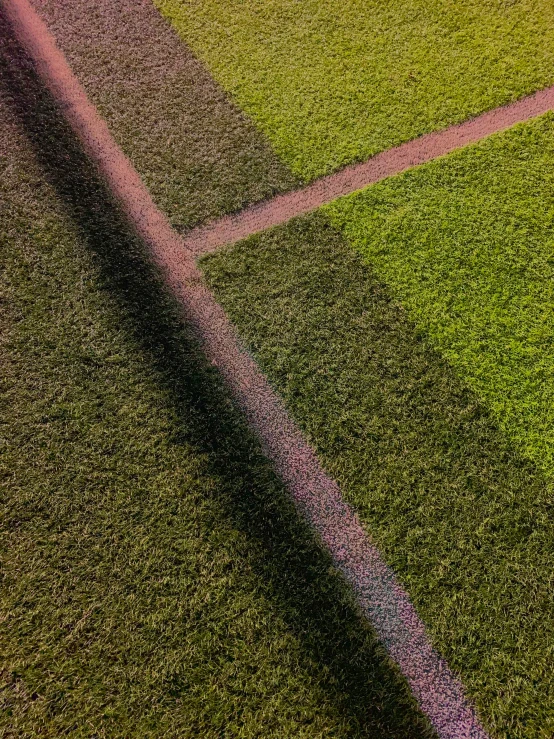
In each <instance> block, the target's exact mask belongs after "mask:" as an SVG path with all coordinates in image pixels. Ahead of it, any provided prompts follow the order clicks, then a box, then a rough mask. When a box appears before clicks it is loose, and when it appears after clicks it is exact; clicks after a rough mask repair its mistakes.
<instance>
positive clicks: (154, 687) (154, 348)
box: [0, 18, 429, 739]
mask: <svg viewBox="0 0 554 739" xmlns="http://www.w3.org/2000/svg"><path fill="white" fill-rule="evenodd" d="M0 21H1V18H0ZM7 46H8V47H9V54H10V56H11V57H16V58H17V66H14V63H13V61H12V62H11V63H10V64H8V65H6V63H5V58H4V54H5V52H6V48H7ZM0 51H1V53H0V153H1V156H2V171H3V176H2V179H1V182H0V187H1V192H2V199H1V201H0V202H2V209H1V211H0V242H1V254H2V273H1V274H2V278H1V290H2V303H1V309H2V312H1V314H0V318H1V322H2V331H1V332H0V336H1V341H2V349H1V351H2V357H3V366H2V369H3V372H2V376H1V383H2V392H1V393H0V398H1V402H2V410H1V412H0V419H1V444H2V456H1V466H0V480H1V496H0V529H1V534H0V556H1V560H2V564H1V580H0V584H1V587H0V620H1V622H2V628H1V629H0V674H1V679H0V705H1V710H0V734H1V735H2V736H6V737H8V736H9V737H14V738H15V737H25V738H26V739H27V738H31V737H39V736H40V737H56V738H58V737H62V736H71V737H90V736H103V737H126V738H127V737H134V736H136V737H141V738H142V737H158V736H164V737H166V736H167V737H191V739H192V737H195V738H196V737H206V738H207V739H210V738H211V737H213V738H214V739H215V737H218V738H219V737H245V738H246V737H259V736H264V737H276V738H277V737H279V738H280V737H284V736H287V737H289V736H290V737H306V738H307V737H310V739H312V738H313V737H333V738H334V737H369V736H371V737H398V736H403V737H404V736H406V737H414V738H415V737H422V738H423V737H424V736H428V735H429V734H428V733H427V731H426V730H425V728H424V726H425V723H424V721H423V719H422V717H421V716H420V715H419V714H418V713H417V712H416V711H415V709H414V708H413V704H412V702H411V699H410V698H409V696H407V693H406V688H405V685H404V682H403V681H402V680H401V679H400V678H399V677H398V675H397V673H396V672H395V671H394V670H393V669H392V668H391V666H390V665H389V664H388V662H387V660H386V659H385V658H384V656H383V653H382V651H381V649H380V647H379V646H378V645H376V643H375V640H374V637H373V634H372V632H371V631H370V630H369V629H368V627H367V625H365V624H364V622H362V621H361V620H360V619H359V617H358V616H357V614H356V612H355V609H354V608H353V606H352V605H351V603H350V601H349V598H348V596H347V594H346V593H345V591H344V588H343V586H342V584H341V581H340V579H339V578H338V577H337V575H336V574H335V573H334V571H333V570H332V568H331V567H330V562H329V560H328V559H327V558H326V557H325V556H323V555H322V554H321V552H320V551H319V549H318V547H317V546H316V545H315V544H314V542H313V541H312V539H311V537H310V535H309V533H308V532H307V531H306V530H305V528H304V527H303V526H302V525H301V523H300V522H299V521H298V518H297V516H296V514H295V512H294V511H293V510H292V509H291V506H290V505H289V504H288V503H287V498H286V496H285V495H284V493H283V491H282V489H281V487H280V485H279V483H278V482H277V480H276V479H275V478H274V476H273V475H272V473H271V471H270V470H269V469H268V466H267V463H266V462H264V460H263V458H262V456H261V454H260V451H259V449H258V447H257V445H256V443H255V442H254V441H253V439H252V438H251V437H250V436H249V434H248V432H247V431H246V430H245V428H244V426H243V424H242V422H241V420H240V418H239V417H237V415H236V414H235V413H234V412H233V409H232V407H231V405H230V403H229V399H228V397H227V395H226V394H225V392H224V391H223V390H222V389H221V387H220V386H219V384H218V381H217V376H216V373H215V372H214V370H213V369H211V368H207V367H206V366H205V365H204V363H203V360H202V357H201V355H200V354H199V352H198V349H197V347H196V345H195V343H194V341H192V340H191V337H190V336H189V335H188V333H187V331H186V329H185V328H183V326H182V322H181V320H180V318H179V315H178V313H177V311H176V308H175V306H174V305H173V303H172V302H171V300H169V299H168V298H167V297H165V296H164V293H163V291H162V289H161V288H160V285H159V283H158V281H157V278H156V275H155V274H154V273H153V272H152V270H151V269H150V268H149V267H148V264H147V262H146V261H145V259H144V256H143V254H142V251H141V248H140V245H139V244H138V243H137V242H136V239H134V238H133V236H132V235H130V234H129V232H128V229H127V228H126V226H125V224H124V223H123V221H122V219H121V217H120V215H119V213H118V212H117V209H116V208H115V207H114V205H113V203H112V202H111V200H110V198H109V196H108V195H107V194H106V192H105V191H104V189H103V187H102V185H101V184H100V183H99V182H98V181H97V180H96V178H95V175H94V172H93V171H92V170H91V168H90V167H89V166H88V164H87V162H86V161H85V160H84V159H83V157H82V155H81V154H80V152H79V150H78V148H77V147H76V146H75V144H74V142H73V141H72V139H71V136H70V135H69V134H68V132H67V131H66V129H65V128H64V126H63V124H62V123H61V122H60V120H59V118H58V116H57V114H56V111H55V109H54V108H53V107H52V105H51V103H50V102H49V100H48V97H47V96H45V95H44V93H43V91H42V90H41V88H40V86H39V85H37V83H36V80H35V78H34V76H33V74H32V70H30V69H29V68H27V69H25V60H24V59H23V58H22V57H21V56H20V55H18V54H17V50H16V49H15V48H14V47H13V45H12V46H10V45H9V44H8V45H7V44H6V38H5V35H4V28H3V26H2V24H1V23H0ZM15 121H17V125H16V124H15ZM22 131H25V135H22ZM37 157H38V161H37Z"/></svg>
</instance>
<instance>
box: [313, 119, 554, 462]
mask: <svg viewBox="0 0 554 739" xmlns="http://www.w3.org/2000/svg"><path fill="white" fill-rule="evenodd" d="M553 134H554V116H553V115H552V114H548V115H546V116H544V117H542V118H540V119H537V120H535V121H533V122H531V123H528V124H525V125H520V126H518V127H516V128H514V129H512V130H510V131H509V132H507V133H504V134H500V135H497V136H494V137H492V138H490V139H488V140H486V141H484V142H482V143H480V144H478V145H476V146H472V147H470V148H468V149H465V150H462V151H459V152H457V153H455V154H452V155H450V156H449V157H447V158H444V159H441V160H436V161H434V162H431V163H430V164H427V165H425V166H423V167H421V168H419V169H416V170H412V171H410V172H407V173H405V174H404V175H401V176H399V177H395V178H391V179H390V180H387V181H385V182H383V183H381V184H378V185H376V186H374V187H371V188H368V189H367V190H365V191H363V192H361V193H358V194H355V195H353V196H350V197H347V198H344V199H342V200H339V201H336V202H334V203H332V204H331V205H329V206H326V207H325V211H326V212H327V214H328V215H329V216H330V218H331V220H332V222H333V223H334V224H335V225H336V226H338V227H339V228H340V229H341V230H342V231H343V233H344V234H345V235H346V237H347V238H348V240H349V241H350V243H351V244H352V245H353V246H354V247H355V248H356V249H358V250H359V251H360V252H361V253H362V254H363V255H364V256H365V257H366V258H367V259H368V260H369V262H370V263H371V265H372V266H373V268H374V269H375V270H376V272H377V274H378V275H379V276H380V278H381V279H383V280H385V281H386V283H387V284H388V285H389V286H390V289H391V290H392V292H393V294H394V295H396V296H397V297H398V298H399V299H400V300H401V301H402V303H403V305H404V306H405V307H406V309H407V310H408V312H409V314H410V315H411V317H412V318H413V320H414V321H415V322H416V323H417V324H418V326H419V327H421V329H423V330H424V331H425V333H426V334H427V335H428V336H429V337H430V340H431V341H432V343H433V345H434V346H435V347H436V348H437V349H438V350H439V351H440V352H441V353H442V354H443V355H444V356H445V357H446V358H447V360H448V361H449V363H450V364H451V365H452V366H453V367H454V368H455V369H456V371H457V372H458V374H459V375H460V377H462V378H463V380H464V381H465V382H466V383H467V384H468V385H469V386H470V387H471V388H472V389H473V390H474V391H475V392H476V393H477V394H478V396H479V397H481V398H482V399H483V400H484V402H485V403H486V405H487V406H488V407H489V408H490V409H491V411H492V413H493V415H494V417H495V418H496V419H497V420H498V422H499V423H500V425H501V427H502V429H503V430H504V431H505V432H506V433H507V434H508V436H509V437H510V438H511V439H512V440H514V441H515V442H516V443H517V444H518V446H519V447H520V448H521V449H522V450H523V451H524V453H525V454H526V455H527V456H528V457H529V458H530V459H532V460H533V461H535V462H536V463H537V464H538V465H540V466H541V467H542V468H543V469H544V470H545V471H547V472H548V473H549V474H553V473H554V135H553Z"/></svg>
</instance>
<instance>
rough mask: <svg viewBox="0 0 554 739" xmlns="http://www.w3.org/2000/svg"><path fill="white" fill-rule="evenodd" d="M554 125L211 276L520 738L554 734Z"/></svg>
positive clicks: (209, 268)
mask: <svg viewBox="0 0 554 739" xmlns="http://www.w3.org/2000/svg"><path fill="white" fill-rule="evenodd" d="M553 127H554V117H553V116H551V115H548V116H546V117H543V118H542V119H539V120H537V121H534V122H531V123H529V124H526V125H522V126H519V127H517V128H515V129H513V130H511V131H509V132H507V133H505V134H501V135H498V136H496V137H493V138H491V139H489V140H487V141H485V142H483V143H482V144H480V145H478V146H474V147H471V148H468V149H465V150H463V151H460V152H458V153H455V154H453V155H451V156H449V157H446V158H443V159H441V160H437V161H436V162H433V163H431V164H429V165H425V166H424V167H421V168H419V169H417V170H413V171H411V172H408V173H406V174H404V175H402V176H399V177H396V178H391V179H389V180H386V181H384V182H383V183H381V184H378V185H376V186H372V187H370V188H368V189H366V190H365V191H362V192H361V193H359V194H356V195H354V196H350V197H348V198H344V199H342V200H339V201H335V203H333V204H332V205H330V206H327V207H326V208H325V209H324V213H323V214H316V215H314V216H311V217H309V218H305V219H299V220H297V221H294V222H292V223H291V224H290V225H288V226H286V227H282V228H279V229H274V230H272V231H269V232H266V233H264V234H262V235H260V236H255V237H252V238H250V239H249V240H246V241H245V242H242V243H240V244H238V245H236V246H234V247H231V248H228V249H226V250H224V251H222V252H220V253H218V254H216V255H212V256H210V257H207V258H206V259H205V260H204V261H203V263H202V264H203V269H204V271H205V274H206V278H207V280H208V283H209V284H210V286H211V287H212V288H213V289H214V290H215V294H216V296H217V297H218V300H220V301H221V303H222V305H223V306H224V308H225V310H226V311H227V312H228V314H229V315H230V317H231V318H232V320H233V321H234V322H235V323H236V325H237V326H238V328H239V331H240V333H241V335H242V337H243V338H244V340H245V341H246V343H247V345H248V346H249V347H250V348H251V350H252V351H253V352H254V354H255V356H256V357H257V358H258V360H259V361H260V363H261V365H262V367H263V368H264V369H265V370H266V372H267V373H268V375H269V377H270V379H271V381H272V382H273V384H274V385H275V386H276V387H277V388H278V390H279V391H280V392H281V393H282V395H283V397H284V398H285V400H286V402H287V405H288V407H289V409H290V411H291V413H292V415H293V416H294V417H295V418H296V419H297V420H298V422H299V423H300V424H301V426H302V428H303V429H304V431H305V433H306V435H307V436H308V438H309V439H310V440H311V441H312V443H313V444H314V446H315V447H316V448H317V450H318V452H319V454H320V456H321V458H322V459H323V461H324V463H325V465H326V467H327V469H328V470H329V471H330V472H331V474H332V475H333V476H335V477H336V479H337V480H339V482H340V483H341V486H342V488H343V490H344V491H345V494H346V495H347V496H348V498H349V500H350V501H351V502H352V503H353V504H354V505H355V506H356V507H357V509H358V511H359V512H360V514H361V516H362V518H363V520H364V522H365V524H366V526H367V528H368V530H369V531H370V533H371V535H372V536H373V537H374V539H375V541H376V542H377V544H378V546H379V548H380V549H381V551H382V552H383V553H384V554H385V556H386V558H387V560H388V562H389V563H390V564H391V565H392V567H393V568H394V570H395V571H396V572H397V573H398V575H399V577H400V579H401V581H402V582H403V583H404V584H405V586H406V587H407V589H408V591H409V593H410V595H411V596H412V598H413V600H414V603H415V605H416V607H417V609H418V611H419V613H420V614H421V615H422V617H423V618H424V620H425V622H426V624H427V625H428V627H429V630H430V633H431V634H432V637H433V639H434V642H435V644H436V646H437V647H438V649H439V650H440V652H441V653H442V654H444V655H445V656H446V657H447V659H448V662H449V664H450V665H451V666H452V667H453V668H454V669H456V670H458V671H459V672H460V674H461V675H462V677H463V680H464V684H465V685H466V687H467V689H468V691H469V694H470V695H471V696H472V697H473V699H474V700H475V702H476V704H477V705H478V707H479V709H480V711H481V715H482V717H483V719H484V720H485V723H486V725H487V726H488V727H489V728H490V729H491V731H492V732H493V735H494V736H498V737H506V738H508V737H510V738H512V737H518V738H520V737H521V739H523V738H525V739H529V738H530V737H532V738H533V739H535V738H536V739H538V738H539V737H541V738H544V737H549V736H551V734H552V732H553V731H554V710H553V706H554V679H553V675H554V661H553V652H552V643H553V640H554V618H553V615H552V604H551V598H552V592H553V585H554V582H553V570H554V568H553V564H554V562H553V552H554V524H553V521H552V502H553V481H552V472H553V470H552V442H553V439H552V409H551V401H550V399H551V396H552V390H551V377H552V349H551V347H552V336H553V335H554V331H553V328H554V327H553V325H552V318H551V313H552V310H551V307H552V306H551V304H552V298H551V295H552V288H551V282H552V275H551V254H552V223H553V220H552V219H553V214H554V200H553V199H552V182H551V180H552V174H551V171H552V164H553V162H554V148H553V145H552V140H553V138H552V133H553ZM336 229H340V230H342V231H343V234H344V236H346V238H347V239H348V241H346V240H344V237H343V236H340V235H339V234H338V232H337V230H336ZM352 247H354V249H353V248H352ZM355 252H358V253H355Z"/></svg>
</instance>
